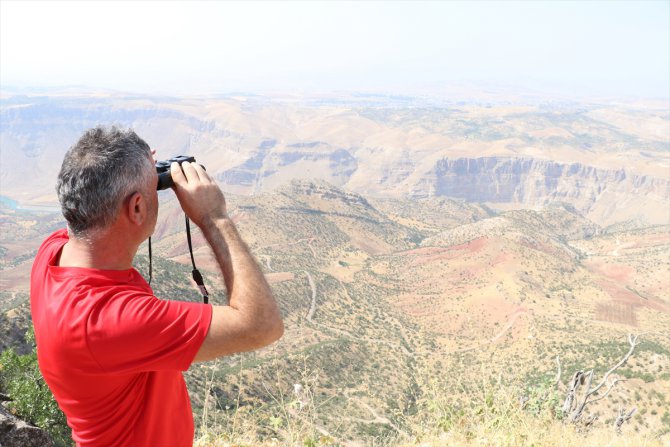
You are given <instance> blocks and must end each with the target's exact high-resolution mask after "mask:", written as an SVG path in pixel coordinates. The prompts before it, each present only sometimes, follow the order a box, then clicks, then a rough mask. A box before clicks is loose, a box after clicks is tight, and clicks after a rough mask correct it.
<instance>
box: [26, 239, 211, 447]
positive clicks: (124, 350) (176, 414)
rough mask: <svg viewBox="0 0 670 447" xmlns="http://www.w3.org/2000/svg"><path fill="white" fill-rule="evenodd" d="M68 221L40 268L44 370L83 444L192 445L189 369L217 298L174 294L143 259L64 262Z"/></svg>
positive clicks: (33, 289) (34, 293) (35, 304)
mask: <svg viewBox="0 0 670 447" xmlns="http://www.w3.org/2000/svg"><path fill="white" fill-rule="evenodd" d="M67 241H68V235H67V231H66V230H60V231H57V232H55V233H54V234H52V235H51V236H49V238H47V239H46V240H45V241H44V243H43V244H42V246H41V247H40V249H39V252H38V253H37V257H36V258H35V263H34V264H33V269H32V274H31V277H30V307H31V312H32V318H33V324H34V325H35V338H36V341H37V358H38V361H39V365H40V370H41V371H42V374H43V375H44V379H45V380H46V382H47V384H48V385H49V388H51V391H52V392H53V394H54V396H55V397H56V401H57V402H58V405H59V406H60V407H61V409H62V410H63V412H64V413H65V415H66V416H67V421H68V425H69V426H70V427H71V428H72V438H73V439H74V440H75V441H76V442H77V445H79V446H192V445H193V435H194V428H193V413H192V412H191V402H190V399H189V396H188V392H187V390H186V383H185V382H184V377H183V376H182V373H181V371H185V370H187V369H188V367H189V366H190V365H191V362H192V361H193V358H194V357H195V354H196V353H197V352H198V349H199V348H200V345H201V344H202V341H203V340H204V339H205V336H206V335H207V331H208V330H209V324H210V320H211V317H212V307H211V306H210V305H206V304H200V303H187V302H181V301H164V300H159V299H158V298H156V297H155V296H154V295H153V293H152V291H151V287H149V285H148V284H147V283H146V281H145V280H144V278H142V276H141V275H140V274H139V273H138V272H137V270H135V269H130V270H96V269H88V268H76V267H59V266H57V265H56V262H57V260H58V258H59V256H60V251H61V248H62V247H63V245H65V243H66V242H67Z"/></svg>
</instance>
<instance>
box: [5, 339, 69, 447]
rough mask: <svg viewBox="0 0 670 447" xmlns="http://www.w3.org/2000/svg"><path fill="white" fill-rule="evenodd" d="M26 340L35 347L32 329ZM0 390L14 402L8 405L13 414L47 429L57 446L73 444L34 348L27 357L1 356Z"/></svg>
mask: <svg viewBox="0 0 670 447" xmlns="http://www.w3.org/2000/svg"><path fill="white" fill-rule="evenodd" d="M26 339H27V341H28V342H30V343H32V344H33V345H34V335H33V332H32V328H31V330H29V331H28V334H26ZM0 390H2V392H3V393H5V394H7V395H8V396H9V397H10V398H11V399H12V400H11V401H10V402H8V404H7V408H8V409H9V411H10V412H11V413H13V414H15V415H16V416H17V417H19V418H21V419H23V420H25V421H27V422H29V423H31V424H34V425H35V426H37V427H40V428H42V429H44V430H46V431H47V432H48V433H49V434H50V435H51V437H52V438H53V440H54V442H55V443H56V445H58V446H71V445H73V441H72V438H71V436H70V434H71V431H70V427H68V426H67V423H66V420H65V415H64V414H63V412H62V411H61V409H60V408H59V407H58V404H57V403H56V401H55V400H54V398H53V395H52V394H51V390H49V387H48V386H47V384H46V382H44V378H43V377H42V374H41V373H40V370H39V367H38V364H37V351H36V350H35V348H33V350H32V352H30V353H28V354H25V355H19V354H17V353H16V352H15V351H14V349H12V348H9V349H7V350H5V351H3V352H2V353H1V354H0Z"/></svg>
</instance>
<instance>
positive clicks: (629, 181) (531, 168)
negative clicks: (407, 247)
mask: <svg viewBox="0 0 670 447" xmlns="http://www.w3.org/2000/svg"><path fill="white" fill-rule="evenodd" d="M411 195H412V196H414V197H428V196H448V197H453V198H459V199H464V200H467V201H470V202H490V203H494V204H510V205H522V206H525V207H541V206H545V205H547V204H549V203H553V202H564V203H569V204H571V205H573V206H574V207H575V208H576V209H578V210H579V211H580V212H582V213H584V214H586V215H588V216H589V217H590V218H591V219H592V220H595V221H598V222H601V223H610V222H613V221H621V220H626V219H636V218H642V219H643V220H645V221H646V222H647V223H666V222H667V221H668V219H669V218H670V215H669V214H670V211H669V210H668V198H670V180H668V179H667V178H654V177H650V176H648V175H636V174H633V173H631V172H629V171H627V170H626V169H617V170H607V169H599V168H595V167H593V166H587V165H584V164H581V163H571V164H566V163H559V162H555V161H550V160H541V159H537V158H526V157H518V158H515V157H481V158H454V159H450V158H443V159H441V160H439V161H438V162H437V163H436V164H435V166H434V168H433V169H432V170H431V171H430V172H429V173H428V175H426V176H425V177H424V178H422V179H421V180H420V181H419V182H417V184H416V185H414V186H413V189H412V193H411Z"/></svg>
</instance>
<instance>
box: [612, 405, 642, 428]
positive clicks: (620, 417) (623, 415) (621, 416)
mask: <svg viewBox="0 0 670 447" xmlns="http://www.w3.org/2000/svg"><path fill="white" fill-rule="evenodd" d="M636 410H637V408H636V407H633V409H632V410H630V412H628V414H626V408H624V407H622V408H619V415H618V416H617V418H616V420H615V421H614V430H615V431H616V432H617V433H618V434H621V426H622V425H623V423H624V422H626V421H627V420H628V419H630V418H632V417H633V414H634V413H635V411H636Z"/></svg>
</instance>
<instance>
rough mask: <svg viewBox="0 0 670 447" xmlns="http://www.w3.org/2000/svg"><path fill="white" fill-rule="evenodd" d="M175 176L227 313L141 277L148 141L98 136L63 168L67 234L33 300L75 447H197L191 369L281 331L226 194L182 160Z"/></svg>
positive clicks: (84, 142) (37, 280)
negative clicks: (221, 286)
mask: <svg viewBox="0 0 670 447" xmlns="http://www.w3.org/2000/svg"><path fill="white" fill-rule="evenodd" d="M171 174H172V179H173V180H174V184H175V186H174V188H173V189H174V191H175V193H176V195H177V198H178V199H179V203H180V204H181V207H182V208H183V210H184V212H185V213H186V215H187V216H188V217H189V218H190V219H191V221H193V222H194V223H195V224H196V225H198V226H199V227H200V229H201V230H202V232H203V234H204V235H205V238H206V239H207V242H208V243H209V245H210V246H211V248H212V251H213V252H214V255H215V257H216V260H217V262H218V264H219V266H220V268H221V272H222V274H223V279H224V282H225V286H226V289H227V291H228V297H229V306H212V305H208V304H200V303H189V302H182V301H169V300H160V299H158V298H156V297H155V296H154V295H153V293H152V291H151V288H150V287H149V285H148V284H147V283H146V281H145V280H144V279H143V278H142V277H141V276H140V275H139V273H138V272H137V271H136V270H135V269H133V268H132V260H133V258H134V256H135V253H136V252H137V249H138V247H139V245H140V244H141V243H142V242H143V241H144V240H145V239H146V238H147V237H149V236H150V235H151V234H152V232H153V230H154V227H155V224H156V217H157V214H158V195H157V191H156V185H157V181H158V178H157V174H156V169H155V166H154V160H153V152H152V151H151V150H150V149H149V146H148V145H147V144H146V143H145V142H144V141H143V140H142V139H140V138H139V137H138V136H137V135H136V134H135V133H134V132H132V131H130V130H128V131H123V130H119V129H117V128H114V127H112V128H103V127H97V128H95V129H91V130H89V131H87V132H86V133H85V134H84V135H83V136H82V137H81V139H80V140H79V141H78V142H77V143H76V144H75V145H74V146H73V147H72V148H71V149H70V150H69V151H68V152H67V154H66V155H65V159H64V160H63V165H62V167H61V171H60V174H59V176H58V183H57V187H56V189H57V192H58V198H59V200H60V203H61V208H62V211H63V215H64V217H65V219H66V220H67V227H68V228H67V230H60V231H57V232H55V233H54V234H52V235H51V236H50V237H49V238H47V239H46V241H44V243H43V244H42V246H41V247H40V250H39V252H38V254H37V257H36V258H35V262H34V265H33V269H32V274H31V283H30V303H31V311H32V317H33V323H34V326H35V337H36V341H37V352H38V361H39V365H40V369H41V371H42V374H43V375H44V378H45V380H46V382H47V384H48V385H49V388H50V389H51V391H52V392H53V394H54V396H55V398H56V401H57V402H58V404H59V406H60V407H61V408H62V410H63V411H64V412H65V415H66V416H67V421H68V425H69V426H70V427H71V428H72V437H73V439H74V440H75V441H76V443H77V445H80V446H190V445H192V444H193V435H194V428H193V415H192V412H191V405H190V400H189V397H188V393H187V390H186V384H185V382H184V378H183V376H182V373H181V372H182V371H185V370H186V369H188V368H189V366H190V365H191V363H192V362H198V361H204V360H209V359H214V358H216V357H220V356H224V355H228V354H232V353H235V352H241V351H248V350H252V349H257V348H259V347H262V346H265V345H267V344H270V343H272V342H274V341H275V340H277V339H279V338H280V337H281V335H282V333H283V323H282V320H281V315H280V312H279V309H278V307H277V303H276V302H275V300H274V298H273V296H272V293H271V291H270V288H269V286H268V283H267V282H266V280H265V278H264V276H263V274H262V272H261V270H260V269H259V267H258V264H257V263H256V262H255V261H254V259H253V257H252V256H251V254H250V253H249V250H248V248H247V247H246V245H245V244H244V242H243V241H242V239H241V238H240V236H239V234H238V232H237V230H236V228H235V225H234V224H233V222H232V221H231V220H230V218H229V217H228V214H227V212H226V203H225V199H224V196H223V193H222V192H221V189H220V188H219V187H218V186H217V185H216V183H215V182H214V181H213V180H212V179H211V178H210V177H209V175H208V174H207V172H205V170H204V169H203V168H202V167H201V166H199V165H197V164H195V163H188V162H185V163H183V164H182V166H181V168H180V166H179V164H177V163H173V164H172V166H171ZM168 298H169V297H168Z"/></svg>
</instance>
